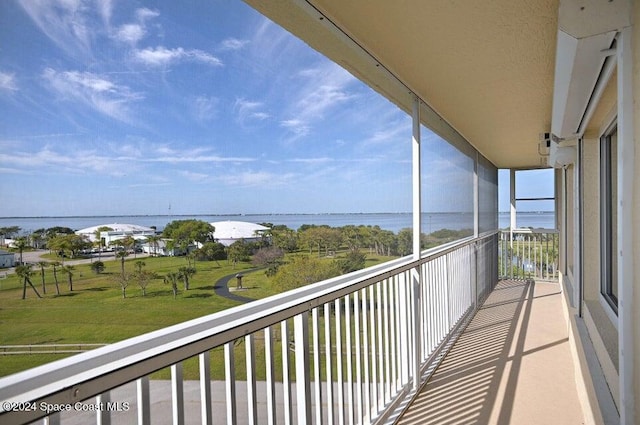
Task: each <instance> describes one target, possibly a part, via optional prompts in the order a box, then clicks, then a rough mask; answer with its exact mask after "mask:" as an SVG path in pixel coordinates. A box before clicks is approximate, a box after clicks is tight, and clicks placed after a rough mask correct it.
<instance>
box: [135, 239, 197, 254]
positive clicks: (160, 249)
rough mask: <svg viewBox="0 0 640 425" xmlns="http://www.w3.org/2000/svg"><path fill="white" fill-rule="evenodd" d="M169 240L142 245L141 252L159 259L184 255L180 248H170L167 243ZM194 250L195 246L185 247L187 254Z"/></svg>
mask: <svg viewBox="0 0 640 425" xmlns="http://www.w3.org/2000/svg"><path fill="white" fill-rule="evenodd" d="M168 241H170V239H160V240H159V241H157V242H156V243H155V244H150V243H149V242H147V243H144V244H142V246H141V247H142V252H144V253H146V254H149V255H156V256H160V257H175V256H178V255H185V253H186V252H185V250H184V249H182V248H180V247H173V248H170V247H169V246H168V244H167V242H168ZM195 248H196V246H195V245H189V246H188V247H187V252H191V251H193V250H194V249H195Z"/></svg>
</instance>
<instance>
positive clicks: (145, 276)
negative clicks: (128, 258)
mask: <svg viewBox="0 0 640 425" xmlns="http://www.w3.org/2000/svg"><path fill="white" fill-rule="evenodd" d="M135 266H136V271H135V272H134V273H133V279H134V280H135V281H136V282H137V283H138V286H139V287H140V288H141V289H142V296H143V297H145V296H146V295H147V285H149V282H151V279H154V278H155V277H156V275H155V273H153V272H150V271H147V270H143V267H144V266H145V263H144V261H140V260H139V261H136V264H135Z"/></svg>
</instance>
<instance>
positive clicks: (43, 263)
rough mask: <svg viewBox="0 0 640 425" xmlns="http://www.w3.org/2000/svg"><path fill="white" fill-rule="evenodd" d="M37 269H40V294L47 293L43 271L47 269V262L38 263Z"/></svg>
mask: <svg viewBox="0 0 640 425" xmlns="http://www.w3.org/2000/svg"><path fill="white" fill-rule="evenodd" d="M38 267H40V277H41V278H42V293H43V294H46V293H47V287H46V286H45V282H44V269H45V268H47V267H49V263H48V262H47V261H38Z"/></svg>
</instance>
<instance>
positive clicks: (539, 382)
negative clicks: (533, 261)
mask: <svg viewBox="0 0 640 425" xmlns="http://www.w3.org/2000/svg"><path fill="white" fill-rule="evenodd" d="M561 303H562V294H561V293H560V286H559V285H558V284H557V283H540V282H537V283H525V282H523V281H502V282H500V283H499V284H498V285H497V287H496V289H495V290H494V291H493V292H492V293H491V295H490V296H489V298H488V299H487V301H486V302H485V303H484V305H483V306H482V308H481V309H480V310H479V311H478V312H477V313H476V316H475V317H474V318H473V320H472V321H471V322H470V323H469V326H468V327H467V329H465V331H464V332H463V334H462V335H461V337H460V339H459V340H458V341H457V342H456V343H455V344H454V346H453V348H452V349H451V351H450V352H449V353H448V354H447V356H446V357H445V359H444V361H443V362H442V364H440V366H439V367H438V369H437V370H436V372H435V374H434V376H433V377H432V378H431V380H430V381H429V382H428V383H427V385H426V386H425V387H424V388H423V389H422V390H421V392H420V394H419V395H418V398H417V400H416V401H415V402H414V403H413V404H412V405H411V406H410V408H409V410H408V411H407V412H406V413H405V414H404V415H403V416H402V417H401V419H400V422H399V423H400V424H406V425H408V424H420V425H425V424H437V425H452V424H478V425H479V424H500V425H502V424H505V425H507V424H524V425H536V424H540V425H555V424H557V425H574V424H584V417H583V413H582V408H581V405H580V402H579V400H578V395H577V390H576V381H575V376H574V365H573V360H572V356H571V353H570V349H569V340H568V327H567V323H566V320H565V318H564V315H563V313H562V304H561Z"/></svg>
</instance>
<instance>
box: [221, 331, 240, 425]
mask: <svg viewBox="0 0 640 425" xmlns="http://www.w3.org/2000/svg"><path fill="white" fill-rule="evenodd" d="M224 374H225V393H226V399H227V403H226V404H227V424H228V425H234V424H236V423H238V421H237V419H238V416H237V408H236V361H235V352H234V351H233V341H232V342H228V343H226V344H225V345H224Z"/></svg>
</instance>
